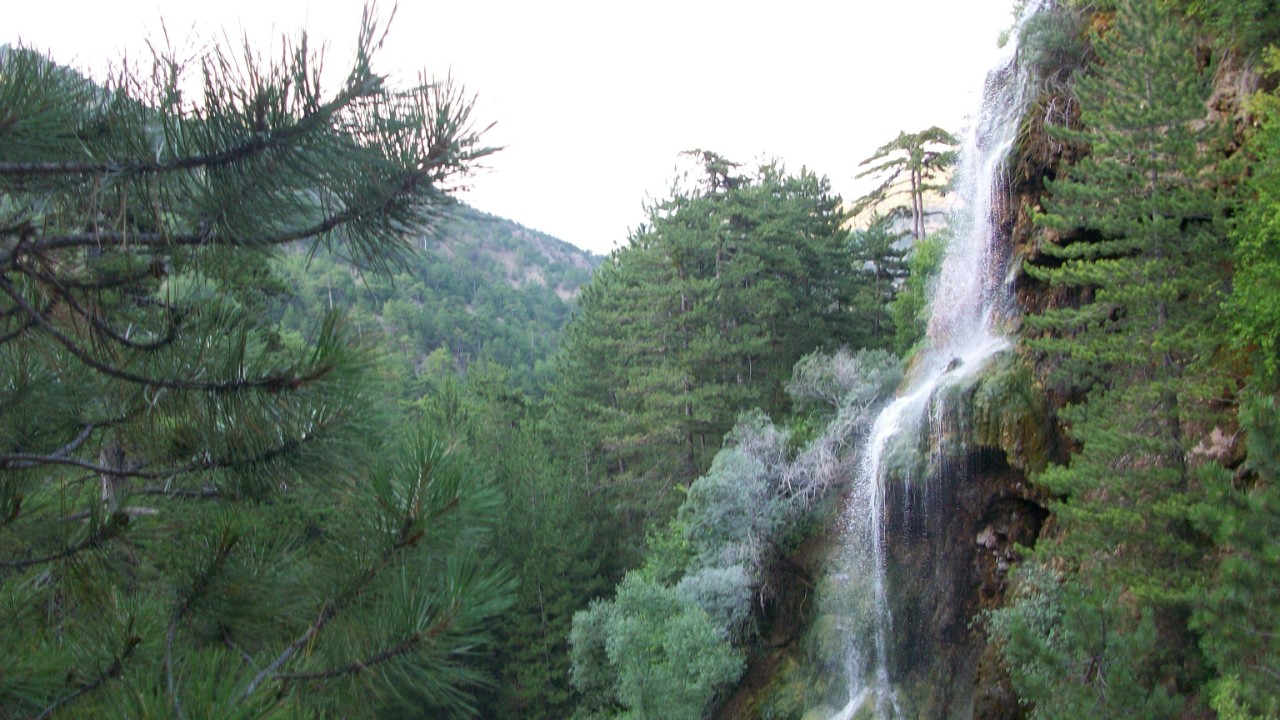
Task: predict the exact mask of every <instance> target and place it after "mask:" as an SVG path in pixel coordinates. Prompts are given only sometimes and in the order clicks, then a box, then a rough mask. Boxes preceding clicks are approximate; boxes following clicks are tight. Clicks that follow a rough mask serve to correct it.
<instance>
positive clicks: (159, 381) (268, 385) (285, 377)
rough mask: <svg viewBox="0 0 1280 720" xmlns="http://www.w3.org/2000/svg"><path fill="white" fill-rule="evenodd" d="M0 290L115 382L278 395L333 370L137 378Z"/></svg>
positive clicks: (11, 290) (1, 282)
mask: <svg viewBox="0 0 1280 720" xmlns="http://www.w3.org/2000/svg"><path fill="white" fill-rule="evenodd" d="M0 290H3V291H4V293H5V294H6V295H8V296H9V297H10V298H12V299H13V301H14V302H15V303H17V304H18V306H19V307H21V308H23V309H24V310H25V311H26V312H27V314H28V315H30V316H31V318H32V320H34V321H35V322H36V324H38V325H39V326H40V328H41V329H42V330H44V331H45V332H46V333H47V334H48V335H49V336H50V337H52V338H53V339H54V340H56V341H57V342H58V344H60V345H62V346H63V347H65V348H66V349H67V350H68V351H69V352H70V353H71V354H72V355H74V356H75V357H76V358H77V359H78V360H80V362H82V363H84V364H85V365H88V366H89V367H90V368H93V369H94V370H97V371H98V372H100V373H102V374H104V375H107V376H110V377H113V378H116V379H117V380H124V381H126V382H131V383H135V384H138V385H145V386H147V387H156V388H164V389H166V390H194V391H197V392H212V393H226V392H238V391H244V390H254V389H265V390H269V391H280V390H284V389H286V388H289V389H297V388H298V387H300V386H302V385H306V384H309V383H312V382H314V381H316V380H319V379H320V378H322V377H324V376H325V375H327V374H328V373H329V372H330V371H331V370H333V367H332V366H325V367H320V368H317V369H316V370H315V371H314V372H311V373H309V374H307V375H302V376H299V375H297V374H295V373H291V372H289V373H279V374H275V375H267V376H265V377H259V378H253V379H249V380H241V381H234V382H192V381H189V380H167V379H164V378H155V377H147V376H145V375H138V374H136V373H131V372H127V371H125V370H121V369H119V368H116V367H115V366H112V365H108V364H107V363H104V362H102V361H100V360H98V359H97V358H95V357H94V356H93V355H92V354H91V353H90V352H89V351H88V350H85V349H84V348H83V347H81V346H80V345H79V344H78V343H76V341H75V340H72V339H71V338H69V337H67V335H66V334H64V333H63V332H62V331H60V330H58V328H57V327H55V326H54V324H53V323H51V322H49V320H48V318H46V317H44V316H42V315H40V314H39V312H38V311H37V310H36V309H35V308H33V307H32V306H31V304H30V303H28V302H27V301H26V299H25V298H23V297H22V294H21V293H20V292H18V290H17V288H15V287H14V286H13V283H12V282H10V281H9V279H8V278H5V277H0Z"/></svg>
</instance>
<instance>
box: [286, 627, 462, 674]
mask: <svg viewBox="0 0 1280 720" xmlns="http://www.w3.org/2000/svg"><path fill="white" fill-rule="evenodd" d="M452 624H453V623H452V621H451V620H450V619H449V618H442V619H440V620H439V621H438V622H436V623H435V624H434V625H432V626H431V628H430V629H428V630H427V631H426V632H422V631H421V630H419V631H416V632H414V633H413V634H412V635H410V636H409V639H408V640H405V641H404V642H402V643H400V644H398V645H395V646H393V647H389V648H387V649H385V650H382V651H380V652H377V653H374V654H373V655H370V656H369V657H367V658H365V659H364V660H357V661H355V662H352V663H350V664H348V665H342V666H340V667H336V668H330V669H328V670H316V671H314V672H302V673H276V674H275V675H273V676H272V677H273V679H276V680H301V681H315V680H331V679H333V678H336V677H341V676H343V675H356V674H358V673H360V672H361V671H363V670H365V669H367V668H370V667H373V666H375V665H379V664H381V663H384V662H387V661H389V660H394V659H396V658H398V657H400V656H401V655H404V654H406V653H408V652H410V651H412V650H413V649H414V648H415V647H417V646H418V645H420V644H422V643H423V642H430V641H432V640H434V639H435V638H436V637H438V636H440V635H441V634H443V633H444V632H445V631H446V630H448V629H449V627H450V626H451V625H452Z"/></svg>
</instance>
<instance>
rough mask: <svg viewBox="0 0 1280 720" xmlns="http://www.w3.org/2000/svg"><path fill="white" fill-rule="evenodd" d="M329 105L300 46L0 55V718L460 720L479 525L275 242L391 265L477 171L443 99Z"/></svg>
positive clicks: (456, 111) (421, 93) (348, 86)
mask: <svg viewBox="0 0 1280 720" xmlns="http://www.w3.org/2000/svg"><path fill="white" fill-rule="evenodd" d="M381 33H382V28H381V26H380V24H379V23H378V22H376V20H375V18H374V17H373V16H372V14H371V13H366V17H365V20H364V23H363V26H362V28H361V31H360V35H359V42H358V43H357V50H356V56H355V59H354V62H353V65H352V68H351V70H350V72H349V73H348V75H347V76H346V78H345V80H343V82H342V84H341V86H340V87H339V88H338V89H337V91H336V92H333V93H328V92H326V91H325V90H323V89H322V87H321V82H320V79H321V74H320V62H319V56H318V55H316V54H315V53H313V52H312V51H311V50H310V49H309V48H308V46H307V42H306V38H305V36H303V37H301V38H300V39H299V40H298V41H297V42H295V43H287V44H286V45H285V46H284V47H283V48H282V53H281V57H282V59H281V60H280V61H278V62H266V61H264V60H263V59H262V58H260V57H259V56H257V55H256V54H254V53H253V52H252V51H251V50H249V49H247V48H246V51H245V53H244V55H243V56H237V55H234V54H232V53H231V52H230V51H228V50H226V49H222V48H218V49H215V50H213V51H211V52H210V53H208V54H207V55H205V56H204V57H202V58H201V59H200V60H199V69H198V73H196V75H198V77H196V78H193V77H190V76H189V74H187V73H184V69H185V68H184V67H183V65H182V64H181V63H180V62H179V61H178V60H177V59H175V58H174V57H170V56H165V55H158V56H157V57H156V58H155V61H156V62H155V65H154V67H153V69H152V70H151V72H150V73H139V72H138V71H137V70H136V69H134V68H129V67H126V68H124V69H122V70H120V71H119V72H118V74H116V75H115V76H114V77H112V78H111V79H110V80H108V81H106V82H104V83H97V82H93V81H90V80H89V79H88V78H86V77H84V76H83V75H81V74H79V73H77V72H74V71H72V70H70V69H67V68H65V67H62V66H59V65H57V64H55V63H53V62H52V61H50V60H49V59H47V58H45V57H43V56H41V55H39V54H37V53H34V52H32V51H30V50H26V49H22V48H17V49H8V50H6V51H3V52H2V53H0V108H2V110H0V358H2V360H0V515H3V518H2V519H0V607H2V608H3V610H0V628H2V629H0V667H3V670H2V671H0V717H28V716H38V717H42V718H43V717H51V716H55V715H58V716H76V717H90V716H92V717H160V716H164V717H169V716H175V717H189V716H200V717H225V718H231V717H294V716H298V717H302V716H305V717H315V716H318V715H324V714H342V715H344V716H354V717H371V716H375V715H394V714H395V713H396V712H398V710H397V708H401V709H403V708H408V709H411V710H412V711H413V712H421V711H423V710H424V709H425V708H433V707H434V708H437V709H438V711H439V712H448V713H465V712H466V711H467V709H468V708H469V707H470V706H471V702H470V699H469V695H468V686H469V685H471V684H473V683H475V682H477V681H478V680H479V677H478V676H477V674H476V673H475V672H474V671H473V670H471V669H469V664H470V662H471V661H472V659H473V655H474V653H475V652H476V650H477V648H479V647H481V645H482V643H483V640H484V637H485V634H486V633H485V629H484V627H483V621H484V620H485V619H486V618H488V617H490V616H492V615H493V614H495V613H496V612H498V611H499V610H501V608H502V607H503V605H504V603H505V602H506V598H507V596H508V588H507V586H506V583H505V581H504V580H503V575H502V574H501V573H498V572H495V571H494V570H493V568H492V563H491V562H490V561H488V560H486V559H485V558H484V557H483V555H484V553H483V550H484V548H485V545H486V542H487V540H486V537H487V534H486V533H487V530H486V528H487V527H488V525H489V524H490V523H491V522H492V515H493V512H494V510H495V508H496V505H495V502H494V498H493V496H492V493H491V492H490V491H489V490H488V489H486V486H485V484H484V483H483V482H481V480H480V478H479V477H478V475H477V474H476V473H475V472H474V470H473V468H472V467H471V464H470V462H469V461H468V460H467V459H466V458H465V457H464V456H463V455H461V454H460V453H459V452H458V451H457V448H456V447H454V446H452V445H450V444H449V443H448V442H447V441H446V439H445V438H442V437H439V436H437V435H435V434H433V433H432V432H430V431H428V430H426V429H415V428H409V429H407V430H405V431H403V432H394V431H392V429H391V425H389V424H388V423H387V422H386V419H387V418H386V417H385V413H383V412H382V411H381V409H380V408H379V405H380V403H379V399H380V395H379V388H378V385H377V377H376V375H375V374H374V373H373V371H374V370H375V367H376V366H375V364H374V363H373V362H371V361H372V360H373V359H374V355H373V354H371V351H370V350H369V349H368V348H366V347H363V346H362V345H361V344H360V343H359V342H358V340H357V339H356V338H355V337H354V336H353V334H352V333H351V332H350V331H349V330H348V328H347V326H346V325H345V323H344V322H343V320H342V318H341V316H340V315H338V314H331V315H329V316H328V317H327V318H326V319H325V320H324V322H323V323H321V325H320V328H319V329H318V331H317V332H316V334H315V336H314V337H312V338H311V341H310V342H309V343H308V344H306V345H305V347H298V344H297V343H295V342H285V341H283V340H282V336H281V334H280V333H279V332H278V328H277V327H275V326H274V325H272V324H271V323H268V322H266V321H265V320H264V319H263V315H262V312H261V310H262V307H263V302H264V296H265V294H266V293H269V292H273V290H272V289H271V288H272V287H273V285H274V286H275V287H276V291H278V290H279V286H278V283H275V282H274V281H273V280H272V276H271V264H270V260H271V258H272V256H273V253H274V252H275V251H276V250H277V249H279V248H282V247H285V246H287V245H290V244H299V243H301V244H303V245H304V246H305V247H307V248H310V249H311V251H315V250H316V249H317V248H325V249H327V250H329V251H332V252H335V253H341V254H343V255H345V256H346V257H347V258H348V259H349V260H350V261H351V262H352V263H353V264H355V265H356V266H358V267H362V268H366V269H369V270H373V271H380V270H385V269H386V268H388V267H390V266H392V265H394V264H395V263H396V262H397V259H398V258H399V257H401V254H402V253H403V252H405V251H407V250H409V249H410V248H411V247H412V246H413V244H414V243H415V242H416V240H417V238H418V236H419V235H420V234H421V232H422V228H423V227H424V226H425V225H428V224H429V223H430V221H431V219H432V217H433V216H434V215H435V214H436V213H437V212H438V211H439V210H440V209H441V208H443V207H444V206H445V205H446V204H447V203H448V202H449V199H448V195H447V194H446V191H447V188H448V187H449V184H450V183H451V182H452V181H453V180H454V179H455V178H457V177H458V176H460V175H461V174H463V173H465V172H466V171H467V170H468V168H470V167H471V166H472V164H473V163H474V162H475V161H476V160H477V159H479V158H480V157H483V156H484V155H486V154H487V153H489V152H490V150H488V149H486V148H484V147H483V146H482V145H480V144H479V136H478V134H477V133H476V132H475V131H474V130H473V129H472V128H471V121H470V112H471V103H470V101H469V100H467V98H466V97H465V96H464V95H463V93H462V92H461V90H460V89H459V88H457V87H455V86H454V85H453V84H452V83H450V82H439V83H433V82H426V81H425V80H423V81H421V82H419V83H417V84H414V85H412V86H410V87H406V88H403V89H396V88H394V87H392V84H391V83H390V82H389V81H388V80H386V79H385V78H383V77H381V76H379V75H377V74H375V73H374V72H373V70H372V69H371V56H372V54H373V52H374V51H375V50H376V49H377V46H378V43H379V38H380V37H381Z"/></svg>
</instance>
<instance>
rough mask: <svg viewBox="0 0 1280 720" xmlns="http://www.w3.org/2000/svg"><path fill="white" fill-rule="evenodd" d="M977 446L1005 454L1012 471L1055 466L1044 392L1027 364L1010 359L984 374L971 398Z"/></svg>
mask: <svg viewBox="0 0 1280 720" xmlns="http://www.w3.org/2000/svg"><path fill="white" fill-rule="evenodd" d="M967 405H968V408H967V409H968V412H967V413H966V414H967V415H968V419H969V428H970V433H969V434H970V435H971V440H972V442H973V444H974V445H976V446H977V447H983V448H993V449H998V450H1003V451H1004V453H1005V456H1006V457H1007V458H1008V461H1009V465H1010V466H1011V467H1014V468H1017V469H1019V470H1022V471H1024V472H1027V473H1033V472H1039V471H1040V470H1043V469H1044V468H1045V466H1047V465H1048V464H1049V457H1050V454H1051V452H1052V449H1053V442H1054V440H1053V438H1054V431H1053V421H1052V419H1051V418H1050V417H1049V409H1048V403H1047V402H1046V399H1045V395H1044V391H1043V389H1042V388H1041V387H1040V386H1039V384H1038V383H1037V382H1036V380H1035V377H1034V376H1033V375H1032V373H1031V369H1030V368H1029V367H1028V366H1027V365H1026V363H1025V362H1023V360H1022V358H1021V357H1019V356H1018V355H1016V354H1013V353H1007V354H1005V355H1003V356H1001V357H1000V358H998V359H997V360H996V364H995V365H993V366H992V368H991V370H989V371H988V372H986V373H983V375H982V376H981V378H980V379H979V380H978V382H977V384H976V386H974V388H973V391H972V394H971V395H970V397H969V398H968V403H967Z"/></svg>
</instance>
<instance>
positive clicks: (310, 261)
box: [270, 205, 598, 396]
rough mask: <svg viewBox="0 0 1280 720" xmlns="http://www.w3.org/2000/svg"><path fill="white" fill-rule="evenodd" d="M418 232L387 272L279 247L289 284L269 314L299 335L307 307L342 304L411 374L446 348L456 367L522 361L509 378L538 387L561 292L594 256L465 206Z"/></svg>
mask: <svg viewBox="0 0 1280 720" xmlns="http://www.w3.org/2000/svg"><path fill="white" fill-rule="evenodd" d="M417 240H418V242H420V243H421V245H422V247H421V249H420V250H419V251H418V252H416V253H413V254H412V255H410V256H409V257H407V258H405V260H404V261H403V262H402V263H401V264H400V265H399V266H397V268H396V270H395V272H393V273H390V274H387V275H370V274H362V273H358V272H355V271H354V269H353V268H351V267H350V266H349V265H347V264H346V263H344V262H342V260H341V258H339V257H336V256H334V255H332V254H330V253H326V252H323V251H321V252H316V253H303V252H295V253H289V254H286V255H284V257H282V258H281V259H280V261H279V264H278V267H279V272H280V274H281V275H282V276H283V277H284V278H285V280H286V283H287V284H288V286H289V287H290V288H291V291H290V292H289V293H288V294H287V295H281V296H278V297H276V298H274V299H273V301H272V302H271V303H270V310H271V312H272V317H278V318H280V319H282V321H283V325H284V326H285V327H286V328H288V329H291V330H296V331H298V332H300V333H303V334H305V333H307V332H310V331H311V328H312V325H313V324H314V322H315V319H316V313H315V311H314V308H318V307H329V308H332V307H340V308H344V309H345V311H346V312H347V313H348V314H349V315H350V316H351V318H352V322H353V323H354V324H355V325H356V327H357V328H358V330H359V332H360V333H361V334H362V335H364V336H366V337H384V338H385V340H383V341H382V342H381V343H380V344H385V345H386V346H387V347H390V348H393V349H394V350H395V351H396V354H397V355H398V356H400V357H402V358H403V359H404V360H403V361H404V363H405V367H406V369H407V371H408V373H409V378H413V377H416V376H421V375H422V374H423V373H422V370H423V363H424V360H425V358H426V356H427V355H429V354H430V353H431V352H433V351H435V350H437V349H439V348H447V349H448V351H449V353H450V355H451V357H452V358H453V360H454V362H455V363H456V364H457V365H458V367H460V368H466V367H468V366H470V365H471V364H473V363H476V362H480V361H482V360H488V361H492V362H496V363H498V364H500V365H502V366H504V367H507V368H512V369H519V370H520V372H518V373H516V374H514V375H513V376H512V378H511V379H512V380H513V381H515V382H517V383H519V384H520V385H521V386H522V387H524V388H525V389H526V390H531V391H532V390H535V389H537V388H539V387H541V386H545V385H546V384H547V383H548V382H549V380H550V374H551V372H550V371H551V367H550V365H549V360H550V358H551V356H552V355H553V354H554V352H555V350H556V346H557V341H558V339H559V337H560V334H561V331H562V329H563V327H564V325H565V323H567V322H568V320H569V314H570V311H571V309H572V303H571V301H570V300H567V299H565V298H569V297H571V296H572V295H574V294H576V293H577V292H578V291H579V289H580V288H581V286H582V285H584V284H586V282H587V280H588V279H589V277H590V272H591V268H592V267H593V266H594V264H595V263H596V262H597V261H598V258H596V257H594V256H591V255H589V254H587V253H585V252H582V251H579V250H577V249H576V248H573V247H572V246H569V245H567V244H565V243H562V242H560V241H558V240H555V239H554V238H551V237H548V236H546V235H543V234H541V233H536V232H533V231H531V230H527V229H525V228H522V227H520V226H519V225H516V224H515V223H512V222H510V221H506V220H502V219H500V218H496V217H493V216H490V215H486V214H484V213H481V212H479V211H476V210H473V209H471V208H469V207H466V206H464V205H454V206H451V207H449V208H447V209H446V210H444V211H442V212H441V213H440V217H439V218H437V219H436V220H435V221H434V222H433V224H432V225H431V227H430V228H429V229H426V230H423V231H421V232H420V233H419V237H418V238H417ZM404 389H405V391H406V395H407V396H412V395H414V392H415V391H414V388H413V386H412V385H411V384H409V383H406V386H405V388H404Z"/></svg>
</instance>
